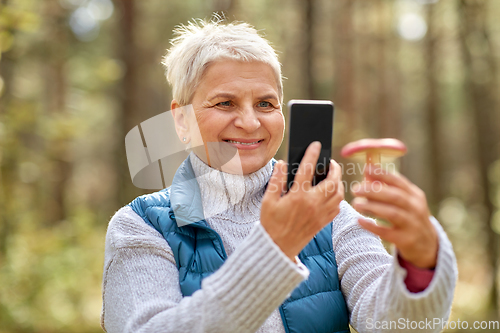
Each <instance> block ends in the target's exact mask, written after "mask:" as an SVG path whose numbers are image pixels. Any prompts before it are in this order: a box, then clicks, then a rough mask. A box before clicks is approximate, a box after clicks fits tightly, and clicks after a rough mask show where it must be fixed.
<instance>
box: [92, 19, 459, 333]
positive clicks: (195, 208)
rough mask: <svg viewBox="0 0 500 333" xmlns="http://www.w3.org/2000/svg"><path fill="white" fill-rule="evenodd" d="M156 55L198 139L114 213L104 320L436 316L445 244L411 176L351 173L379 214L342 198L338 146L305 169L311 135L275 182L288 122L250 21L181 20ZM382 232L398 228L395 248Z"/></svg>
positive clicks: (218, 323)
mask: <svg viewBox="0 0 500 333" xmlns="http://www.w3.org/2000/svg"><path fill="white" fill-rule="evenodd" d="M164 65H165V66H166V73H167V79H168V81H169V83H170V84H171V85H172V89H173V98H174V99H173V101H172V104H171V107H172V114H173V117H174V121H175V124H176V130H177V134H178V135H179V139H180V140H181V141H182V142H183V143H185V144H189V145H190V146H191V147H193V152H191V153H190V155H189V157H188V158H187V159H186V160H185V161H184V162H183V163H182V165H181V166H180V167H179V169H178V170H177V173H176V175H175V177H174V180H173V183H172V186H171V187H169V188H167V189H165V190H162V191H160V192H157V193H153V194H150V195H145V196H142V197H139V198H137V199H135V200H134V201H133V202H132V203H131V204H130V205H127V206H125V207H123V208H122V209H120V210H119V211H118V212H117V213H116V214H115V215H114V217H113V218H112V219H111V222H110V224H109V227H108V232H107V236H106V252H105V266H104V276H103V309H102V316H101V324H102V327H103V328H104V329H105V330H107V332H109V333H115V332H116V333H118V332H120V333H122V332H325V333H331V332H348V331H349V327H348V324H349V323H350V324H351V325H352V326H353V327H354V328H355V329H357V330H358V331H359V332H371V331H391V330H392V331H398V332H400V331H404V330H406V329H415V328H418V330H419V331H429V332H433V331H436V332H437V331H440V330H441V329H442V326H443V325H444V323H446V320H447V318H448V316H449V313H450V308H451V301H452V298H453V291H454V286H455V280H456V276H457V271H456V264H455V257H454V254H453V250H452V247H451V244H450V242H449V240H448V238H447V237H446V234H445V233H444V231H443V229H442V228H441V227H440V225H439V223H438V222H437V221H436V220H435V219H434V218H432V217H431V216H430V215H429V211H428V209H427V204H426V200H425V195H424V194H423V193H422V191H421V190H419V189H418V188H417V187H416V186H415V185H413V184H412V183H410V182H409V181H408V180H407V179H406V178H404V177H403V176H400V175H393V174H387V173H385V172H382V171H381V170H380V169H375V170H368V171H367V177H368V179H369V180H370V181H380V182H383V183H384V184H385V185H384V187H383V188H382V189H380V188H377V189H378V191H375V190H373V191H370V187H369V186H368V187H363V188H359V189H358V190H357V191H355V195H356V196H359V197H360V198H359V199H361V198H362V200H359V201H356V202H355V203H354V207H355V208H356V209H357V210H358V211H361V212H366V213H372V214H374V215H377V216H380V217H382V218H385V219H386V220H388V221H390V222H391V226H390V227H380V226H377V225H376V224H374V223H372V222H371V221H370V220H369V219H365V218H363V217H362V215H360V214H359V213H358V212H357V211H356V210H354V209H353V208H352V207H351V206H350V205H349V204H348V203H347V202H345V201H344V200H343V198H344V196H343V192H344V189H343V187H342V183H341V170H340V167H339V165H338V164H337V163H336V162H334V161H332V162H331V168H330V172H329V174H328V176H327V178H326V179H325V180H324V181H323V182H321V183H320V184H318V185H317V186H312V185H311V178H312V172H313V168H312V167H311V166H314V165H315V164H316V161H317V158H318V156H319V150H320V144H319V143H317V142H316V143H313V144H311V145H310V146H309V148H308V149H307V151H306V154H305V157H304V159H303V161H302V163H301V165H300V167H299V171H298V173H297V175H296V178H295V183H294V185H293V186H294V187H292V188H291V190H290V191H289V192H288V193H284V188H285V187H284V184H285V182H286V165H285V163H284V162H283V161H278V162H276V161H275V160H274V159H273V156H274V155H275V153H276V151H277V150H278V148H279V146H280V144H281V142H282V140H283V134H284V128H285V123H284V118H283V113H282V110H281V105H282V99H283V91H282V82H281V69H280V64H279V62H278V59H277V56H276V54H275V51H274V50H273V48H272V47H271V46H270V45H269V43H268V42H267V41H266V40H265V39H263V38H262V37H261V36H259V35H258V33H257V32H256V31H255V29H253V28H252V27H250V26H249V25H247V24H244V23H232V24H225V23H223V22H220V21H217V20H215V21H211V22H202V21H199V22H196V23H191V24H189V25H187V26H183V27H181V28H179V29H177V37H176V38H175V39H174V40H173V41H172V47H171V48H170V50H169V51H168V53H167V55H166V57H165V59H164ZM211 144H212V145H213V144H216V145H219V146H225V147H229V148H232V149H233V150H234V151H235V152H236V156H237V157H238V158H237V159H236V160H237V161H238V163H233V166H230V167H227V168H226V169H224V168H222V164H221V163H218V162H217V159H216V158H215V157H216V156H215V155H214V154H213V153H211V152H212V150H211V148H210V147H211V146H210V145H211ZM196 147H201V149H196ZM229 164H231V163H229ZM357 199H358V198H356V199H355V200H357ZM379 236H380V237H382V238H384V239H387V240H389V241H391V242H392V243H394V245H395V247H394V248H395V250H394V252H395V253H394V255H393V256H391V255H389V254H388V253H387V252H386V250H385V249H384V247H383V245H382V243H381V242H380V238H379Z"/></svg>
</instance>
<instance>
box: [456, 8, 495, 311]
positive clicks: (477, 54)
mask: <svg viewBox="0 0 500 333" xmlns="http://www.w3.org/2000/svg"><path fill="white" fill-rule="evenodd" d="M488 3H489V2H488V1H485V0H481V1H480V0H477V1H474V2H472V1H466V0H461V1H460V2H459V12H460V15H461V20H460V22H461V27H462V29H461V31H460V32H461V33H460V38H461V45H462V51H463V57H464V61H465V65H466V66H465V70H466V76H465V80H466V81H465V88H466V91H467V93H468V95H469V99H470V104H471V110H472V113H473V119H474V121H475V131H476V138H477V142H476V147H477V149H476V151H477V162H478V166H479V171H480V175H481V179H480V181H481V185H482V196H481V201H482V202H481V204H482V205H483V207H484V208H485V211H486V214H485V218H484V223H485V230H487V235H488V238H487V239H486V247H487V255H488V262H489V263H490V266H491V270H492V272H493V286H492V288H491V297H490V305H491V307H492V308H493V309H494V310H495V312H496V313H497V314H498V286H497V274H498V259H497V258H498V243H499V240H498V235H497V234H496V233H495V232H494V231H493V230H492V228H491V221H492V215H493V212H494V209H495V206H494V204H493V202H492V198H491V197H490V193H492V190H493V189H492V186H491V183H490V182H489V180H488V171H489V168H490V166H491V165H492V164H493V162H495V161H496V160H497V159H498V158H499V147H498V142H499V141H500V137H499V134H498V133H499V132H500V128H499V125H498V124H499V119H498V116H497V115H496V113H495V112H492V111H493V110H498V103H497V101H496V97H495V96H496V94H497V93H498V84H497V68H496V63H495V58H494V51H493V48H492V45H491V41H490V37H489V31H488V29H487V27H486V26H485V24H486V23H485V22H487V19H486V14H487V4H488Z"/></svg>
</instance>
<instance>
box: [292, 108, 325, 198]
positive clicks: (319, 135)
mask: <svg viewBox="0 0 500 333" xmlns="http://www.w3.org/2000/svg"><path fill="white" fill-rule="evenodd" d="M288 110H289V124H290V125H289V131H288V179H287V190H289V189H290V187H291V186H292V184H293V179H294V177H295V174H296V173H297V169H298V167H299V165H300V162H301V161H302V157H303V156H304V153H305V151H306V149H307V147H308V146H309V144H310V143H311V142H313V141H319V142H321V153H320V156H319V158H318V163H317V165H316V172H315V175H314V178H313V185H316V184H318V183H319V182H320V181H322V180H323V179H325V178H326V176H327V174H328V170H329V165H330V158H331V156H332V135H333V113H334V106H333V103H332V102H331V101H314V100H291V101H290V102H288Z"/></svg>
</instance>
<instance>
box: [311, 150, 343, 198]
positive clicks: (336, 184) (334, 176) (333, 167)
mask: <svg viewBox="0 0 500 333" xmlns="http://www.w3.org/2000/svg"><path fill="white" fill-rule="evenodd" d="M341 184H342V170H341V167H340V165H339V164H338V163H337V162H335V161H334V160H333V159H332V160H330V169H329V170H328V175H327V176H326V178H325V179H323V180H322V181H321V182H320V183H319V184H318V185H316V187H315V190H316V191H318V192H322V193H324V194H325V195H326V196H329V195H334V194H336V193H338V191H339V188H340V185H341Z"/></svg>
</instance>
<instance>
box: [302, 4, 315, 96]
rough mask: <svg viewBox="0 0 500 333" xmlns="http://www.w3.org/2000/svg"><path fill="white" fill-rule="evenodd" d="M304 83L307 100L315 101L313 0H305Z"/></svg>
mask: <svg viewBox="0 0 500 333" xmlns="http://www.w3.org/2000/svg"><path fill="white" fill-rule="evenodd" d="M304 15H305V17H304V23H305V24H304V26H305V34H304V46H305V49H304V83H305V88H306V92H307V98H310V99H315V98H316V92H315V89H314V0H305V9H304Z"/></svg>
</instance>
